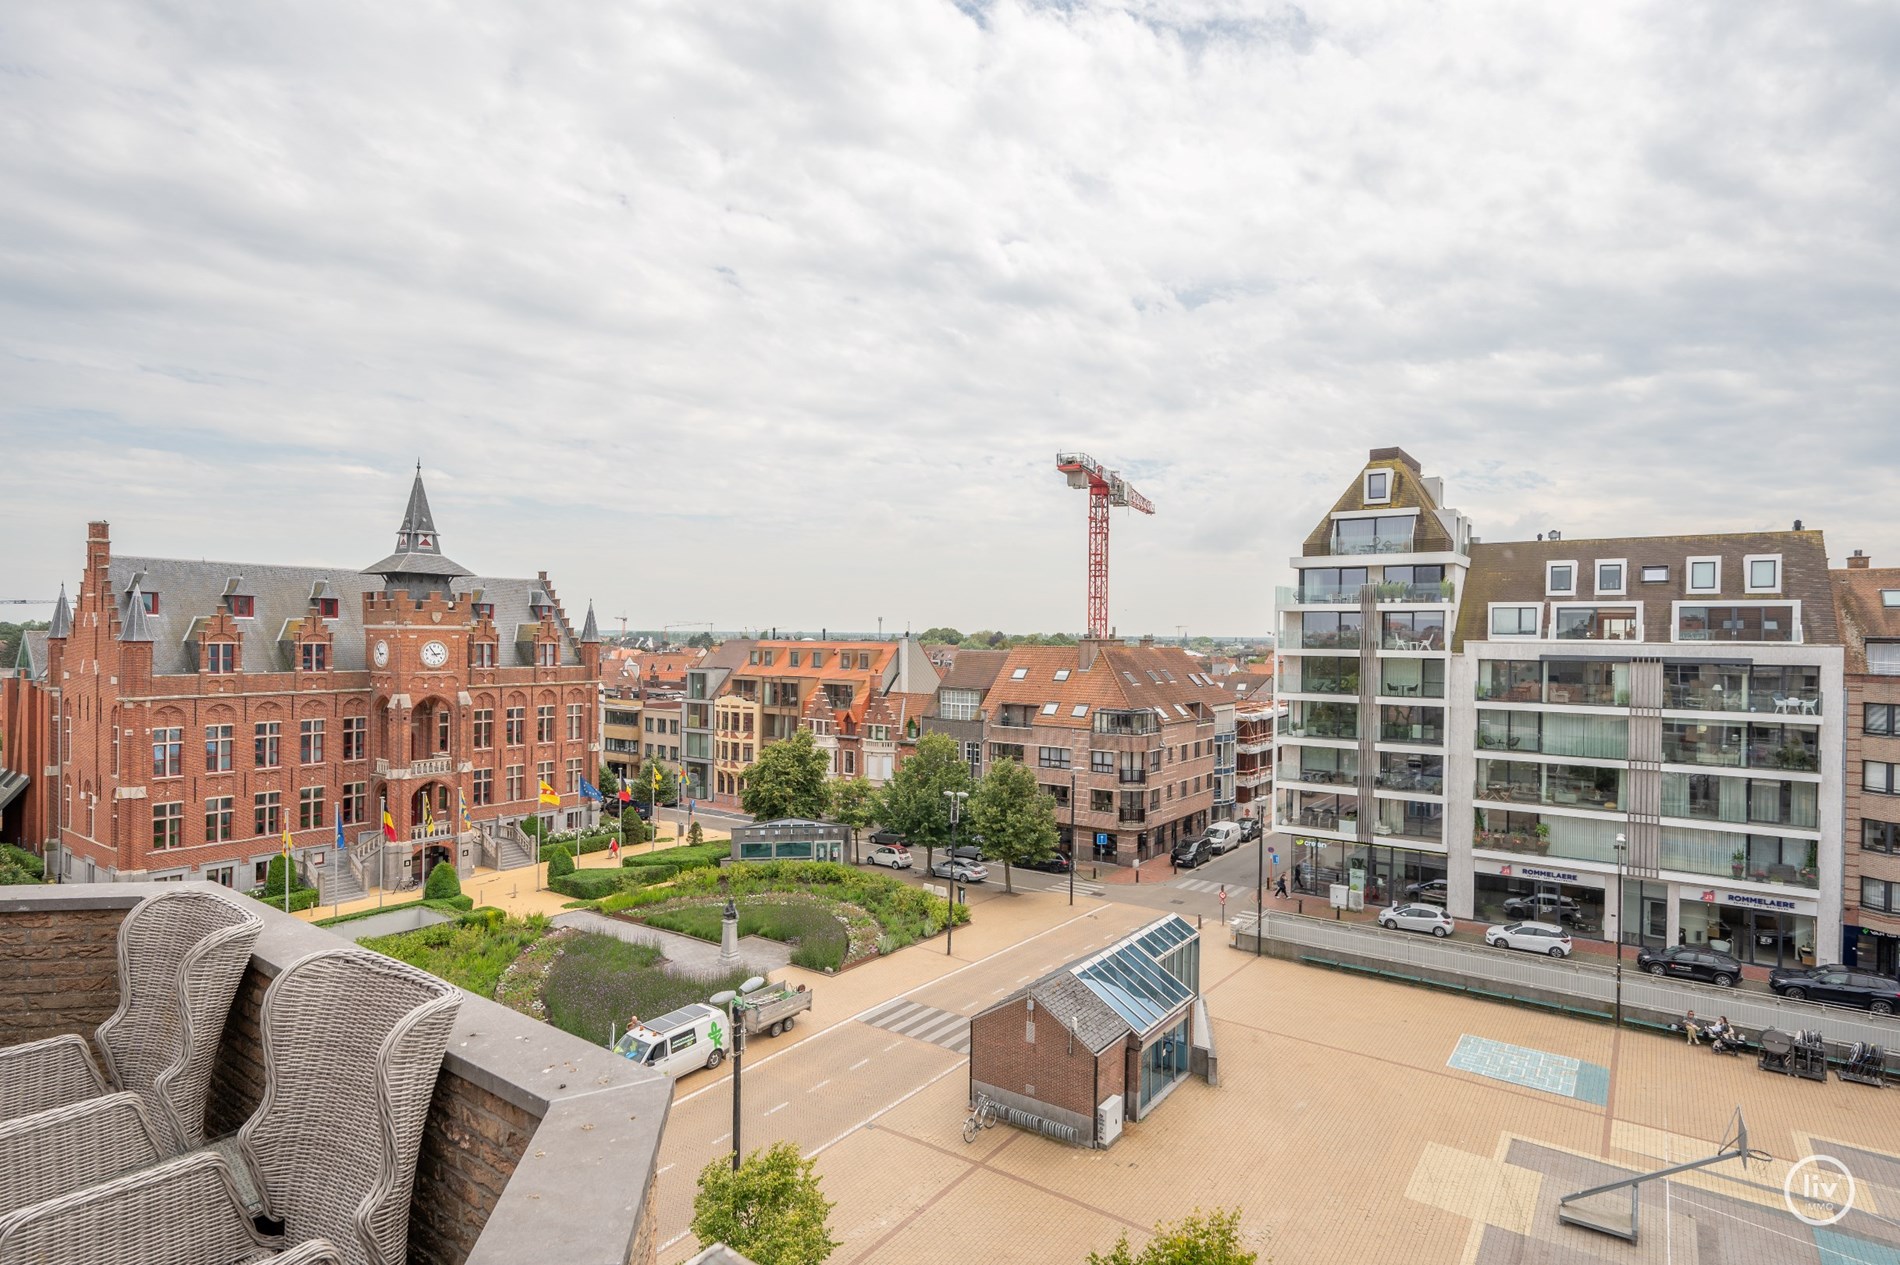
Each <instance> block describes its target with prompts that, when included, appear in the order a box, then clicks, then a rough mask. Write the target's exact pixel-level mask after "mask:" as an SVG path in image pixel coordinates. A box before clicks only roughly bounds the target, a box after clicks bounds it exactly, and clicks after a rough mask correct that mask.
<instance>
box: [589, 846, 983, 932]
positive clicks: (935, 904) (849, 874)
mask: <svg viewBox="0 0 1900 1265" xmlns="http://www.w3.org/2000/svg"><path fill="white" fill-rule="evenodd" d="M675 851H678V849H675ZM722 878H723V879H725V880H727V881H728V882H729V884H730V886H731V890H732V894H733V895H734V896H749V895H750V896H756V895H759V894H762V893H766V892H808V893H810V894H811V895H813V896H819V897H824V898H826V899H829V900H835V901H839V902H842V903H844V904H848V905H856V906H857V907H858V908H860V909H862V910H864V911H865V912H866V913H868V914H870V915H871V917H873V918H875V919H876V920H877V922H878V925H879V926H880V927H881V928H882V929H883V932H884V934H886V935H888V936H889V937H890V939H891V943H892V945H893V946H894V947H895V948H900V949H901V948H903V947H904V946H905V945H907V944H912V943H915V942H916V941H918V940H921V939H923V938H924V937H925V936H930V935H935V934H936V933H937V932H939V931H942V930H943V928H944V922H945V920H946V919H947V918H949V917H952V916H954V917H955V918H956V920H957V922H958V923H959V924H962V923H965V922H968V921H969V918H970V910H969V906H967V905H958V906H956V908H955V910H954V913H953V912H952V910H951V907H950V905H949V903H948V902H947V901H945V900H943V899H941V898H940V897H936V896H932V895H931V894H930V893H928V892H926V891H924V890H923V889H922V888H919V887H911V886H909V885H907V884H905V883H904V882H903V881H901V880H899V879H895V878H891V877H890V876H888V875H884V874H874V873H871V872H869V871H867V870H860V869H858V868H857V867H855V866H849V865H841V864H839V863H837V862H833V861H756V862H752V861H749V862H746V863H745V864H743V865H728V866H722V867H720V868H718V869H695V870H687V871H685V872H683V873H681V874H679V875H677V876H676V877H675V878H674V880H673V886H671V887H669V888H665V889H662V890H658V891H643V890H640V889H633V890H629V891H624V892H620V893H618V894H616V895H613V896H610V897H608V898H607V899H606V900H605V901H604V902H602V904H601V910H602V912H605V913H618V912H620V911H622V910H637V909H639V908H640V907H642V906H645V905H657V904H659V903H661V902H662V901H668V900H675V899H678V898H680V897H694V896H714V895H716V894H717V893H718V891H719V881H720V880H721V879H722Z"/></svg>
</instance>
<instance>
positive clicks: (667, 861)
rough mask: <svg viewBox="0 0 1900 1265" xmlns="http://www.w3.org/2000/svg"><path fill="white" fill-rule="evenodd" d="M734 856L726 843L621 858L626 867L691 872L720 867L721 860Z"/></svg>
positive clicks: (703, 844)
mask: <svg viewBox="0 0 1900 1265" xmlns="http://www.w3.org/2000/svg"><path fill="white" fill-rule="evenodd" d="M731 855H732V846H731V845H730V844H724V843H702V844H700V845H699V846H698V847H693V846H691V845H688V846H686V847H680V848H665V849H662V850H661V851H659V852H641V853H628V854H627V855H626V856H623V857H621V858H620V864H622V865H624V866H640V865H670V866H672V867H673V868H674V869H676V870H690V869H695V868H697V867H699V866H704V865H718V864H719V862H720V860H721V859H723V858H725V857H729V856H731Z"/></svg>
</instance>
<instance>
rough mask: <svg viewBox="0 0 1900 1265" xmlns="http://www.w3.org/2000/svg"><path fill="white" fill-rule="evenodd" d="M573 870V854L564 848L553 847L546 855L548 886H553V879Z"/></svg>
mask: <svg viewBox="0 0 1900 1265" xmlns="http://www.w3.org/2000/svg"><path fill="white" fill-rule="evenodd" d="M573 872H574V854H573V853H572V852H569V851H568V850H567V849H566V848H555V849H554V850H553V851H552V852H551V853H550V854H549V856H548V886H549V887H553V886H554V880H555V879H557V878H560V877H562V876H563V875H567V874H572V873H573ZM557 890H558V889H557Z"/></svg>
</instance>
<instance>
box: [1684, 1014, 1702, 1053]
mask: <svg viewBox="0 0 1900 1265" xmlns="http://www.w3.org/2000/svg"><path fill="white" fill-rule="evenodd" d="M1682 1033H1683V1035H1684V1036H1685V1037H1687V1038H1688V1040H1689V1044H1690V1045H1701V1044H1702V1025H1701V1024H1700V1023H1698V1022H1697V1020H1696V1017H1695V1011H1693V1010H1691V1011H1690V1012H1689V1013H1688V1015H1687V1016H1685V1017H1684V1019H1683V1021H1682Z"/></svg>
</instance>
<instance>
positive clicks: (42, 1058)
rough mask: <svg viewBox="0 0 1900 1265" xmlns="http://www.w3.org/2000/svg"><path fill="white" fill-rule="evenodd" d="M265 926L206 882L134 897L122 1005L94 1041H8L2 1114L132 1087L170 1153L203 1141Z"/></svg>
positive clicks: (125, 935) (124, 934)
mask: <svg viewBox="0 0 1900 1265" xmlns="http://www.w3.org/2000/svg"><path fill="white" fill-rule="evenodd" d="M263 925H264V924H263V920H262V919H260V918H259V917H258V916H257V915H256V914H254V913H252V912H251V911H249V910H247V909H244V908H243V907H242V906H240V905H239V904H237V902H236V901H235V900H233V899H230V898H226V897H223V896H219V895H216V894H214V893H212V892H206V891H177V892H165V893H162V894H160V895H157V896H148V897H146V898H145V899H144V900H142V901H140V902H139V903H138V904H137V905H135V906H133V908H132V912H131V913H129V914H127V915H126V917H125V922H124V923H123V924H122V925H121V926H120V928H119V1008H118V1009H117V1010H115V1011H113V1012H112V1015H111V1017H110V1018H108V1019H107V1020H106V1021H105V1022H104V1023H102V1024H100V1025H99V1028H98V1030H97V1031H96V1032H95V1033H94V1034H93V1036H94V1041H93V1044H92V1045H90V1046H89V1045H88V1044H87V1042H86V1040H85V1038H83V1037H80V1036H75V1035H70V1034H69V1035H66V1036H58V1037H50V1038H48V1039H46V1040H44V1041H30V1042H27V1043H26V1044H24V1045H16V1046H12V1047H9V1048H6V1049H0V1120H10V1119H15V1118H17V1117H20V1116H25V1115H29V1114H31V1113H34V1112H38V1111H43V1110H45V1109H47V1108H49V1107H63V1106H67V1105H69V1104H71V1103H75V1102H80V1101H83V1100H84V1099H87V1098H95V1097H98V1096H99V1095H101V1094H104V1093H106V1092H107V1091H108V1090H115V1089H116V1090H128V1091H130V1092H132V1093H135V1094H137V1095H139V1097H140V1098H142V1099H144V1100H145V1105H146V1108H147V1110H148V1112H149V1113H150V1117H151V1122H152V1124H153V1125H155V1126H156V1127H157V1129H158V1135H159V1142H160V1143H161V1144H162V1145H163V1146H164V1148H165V1151H166V1153H167V1154H175V1153H177V1152H180V1151H185V1150H189V1149H190V1148H192V1147H195V1146H200V1145H202V1144H203V1143H204V1117H205V1094H206V1091H207V1089H208V1088H209V1085H210V1080H211V1062H212V1059H213V1057H214V1056H215V1055H216V1053H217V1049H218V1041H219V1039H220V1038H221V1037H222V1036H223V1035H224V1021H225V1017H226V1015H227V1014H228V1013H229V1012H230V1009H231V999H232V998H233V997H235V996H236V995H237V989H238V984H239V982H240V981H242V980H243V978H244V968H245V966H246V965H247V964H248V963H249V962H250V960H251V948H252V946H253V945H255V944H256V943H257V936H258V933H259V932H260V931H261V930H262V929H263ZM95 1053H96V1054H97V1056H98V1061H97V1062H95V1061H94V1054H95Z"/></svg>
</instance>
